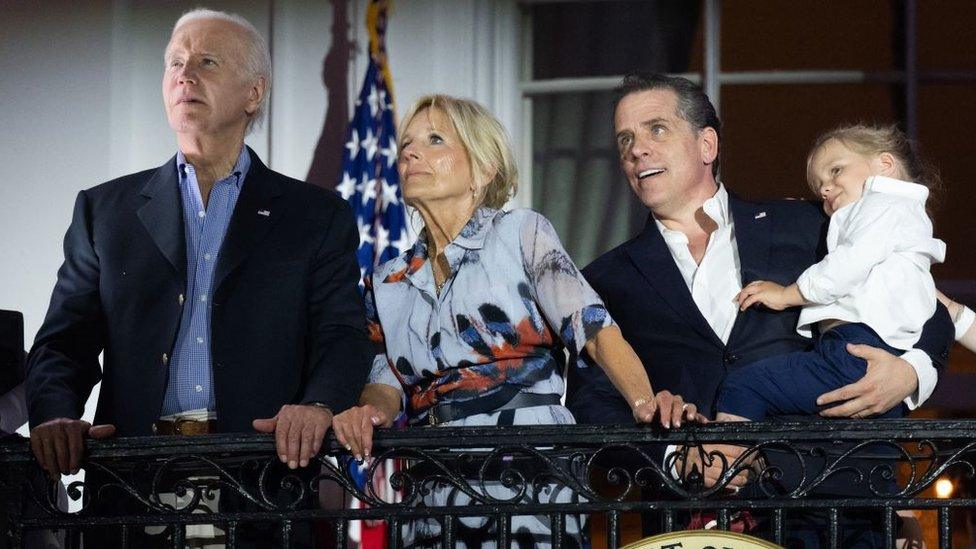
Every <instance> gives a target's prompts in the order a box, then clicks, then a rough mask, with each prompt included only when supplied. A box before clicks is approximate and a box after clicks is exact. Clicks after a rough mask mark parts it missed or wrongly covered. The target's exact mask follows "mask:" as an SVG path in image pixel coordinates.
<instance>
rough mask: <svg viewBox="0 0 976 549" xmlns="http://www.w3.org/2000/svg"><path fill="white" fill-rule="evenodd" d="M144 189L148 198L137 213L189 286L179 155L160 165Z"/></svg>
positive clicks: (181, 280) (143, 191)
mask: <svg viewBox="0 0 976 549" xmlns="http://www.w3.org/2000/svg"><path fill="white" fill-rule="evenodd" d="M140 192H141V194H142V196H144V197H146V198H147V201H146V203H145V204H143V205H142V206H141V207H140V208H139V209H138V211H136V215H137V216H138V217H139V220H140V221H141V222H142V225H143V227H145V229H146V231H147V232H148V233H149V235H150V237H152V240H153V242H154V243H155V244H156V247H157V248H159V251H160V252H162V254H163V256H165V257H166V260H167V261H168V262H169V264H170V266H171V267H172V268H173V274H174V275H175V276H176V277H177V278H178V279H179V281H180V285H181V286H185V285H186V236H185V233H184V229H183V204H182V201H181V200H180V185H179V181H178V176H177V173H176V157H175V156H174V157H173V158H171V159H170V160H169V162H167V163H166V164H163V165H162V166H161V167H160V168H159V169H157V170H156V171H155V172H154V173H153V174H152V176H151V177H150V178H149V180H148V181H146V184H145V185H143V187H142V190H141V191H140Z"/></svg>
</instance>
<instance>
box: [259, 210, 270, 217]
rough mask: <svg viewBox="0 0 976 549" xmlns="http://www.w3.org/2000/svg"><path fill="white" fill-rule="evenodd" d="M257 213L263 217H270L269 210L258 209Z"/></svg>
mask: <svg viewBox="0 0 976 549" xmlns="http://www.w3.org/2000/svg"><path fill="white" fill-rule="evenodd" d="M258 215H263V216H264V217H271V210H258Z"/></svg>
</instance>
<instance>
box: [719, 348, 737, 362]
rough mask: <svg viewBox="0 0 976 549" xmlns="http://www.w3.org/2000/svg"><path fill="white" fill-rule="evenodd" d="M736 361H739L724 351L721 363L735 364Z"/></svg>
mask: <svg viewBox="0 0 976 549" xmlns="http://www.w3.org/2000/svg"><path fill="white" fill-rule="evenodd" d="M737 360H739V357H737V356H735V355H733V354H732V353H730V352H728V351H726V352H725V354H724V355H722V362H724V363H726V364H732V363H733V362H735V361H737Z"/></svg>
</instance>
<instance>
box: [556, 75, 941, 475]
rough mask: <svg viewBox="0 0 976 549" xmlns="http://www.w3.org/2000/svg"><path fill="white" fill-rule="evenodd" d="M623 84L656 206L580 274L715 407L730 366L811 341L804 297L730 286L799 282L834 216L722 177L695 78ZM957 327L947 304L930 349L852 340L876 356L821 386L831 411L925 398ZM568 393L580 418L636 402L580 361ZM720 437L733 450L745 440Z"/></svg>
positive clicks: (618, 113) (655, 367)
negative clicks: (828, 387)
mask: <svg viewBox="0 0 976 549" xmlns="http://www.w3.org/2000/svg"><path fill="white" fill-rule="evenodd" d="M617 92H618V93H617V97H618V99H617V102H616V106H615V116H614V124H615V135H616V141H617V147H618V150H619V153H620V164H621V167H622V168H623V170H624V173H625V176H626V177H627V180H628V182H629V184H630V187H631V190H632V191H633V192H634V193H635V194H636V195H637V197H638V198H639V199H640V200H641V202H642V203H644V204H645V205H646V206H647V207H648V208H649V209H650V215H649V216H648V220H647V224H646V226H645V227H644V230H643V231H642V232H641V233H640V234H638V235H637V236H636V237H634V238H633V239H631V240H630V241H628V242H625V243H624V244H622V245H620V246H618V247H617V248H615V249H613V250H611V251H609V252H607V253H606V254H604V255H603V256H601V257H600V258H598V259H596V260H595V261H594V262H593V263H591V264H590V265H589V266H587V267H586V268H585V269H583V274H584V275H585V276H586V279H587V280H588V281H589V282H590V284H591V285H592V286H593V288H594V289H595V290H596V291H597V292H598V293H599V294H600V296H601V297H602V298H603V299H604V302H605V303H606V306H607V308H608V310H609V311H610V314H611V316H613V318H614V320H616V322H617V323H618V324H619V325H620V328H621V330H622V331H623V334H624V337H625V338H626V339H627V341H628V342H629V343H630V344H631V345H632V346H633V348H634V350H635V351H636V352H637V354H638V356H640V358H641V360H642V361H643V363H644V366H645V368H646V369H647V372H648V375H649V377H650V379H651V383H652V384H653V386H654V389H655V390H658V391H659V390H665V389H666V390H669V391H671V392H672V393H675V394H681V395H682V396H683V397H684V398H685V400H686V401H688V402H692V403H694V404H696V405H697V406H698V409H699V411H700V412H701V413H702V414H704V415H706V416H713V415H714V408H713V406H714V401H715V397H716V393H717V389H718V387H719V386H720V385H721V383H722V380H723V379H724V378H725V376H726V374H727V372H729V371H730V370H731V369H734V368H741V367H743V366H745V365H747V364H749V363H751V362H754V361H756V360H758V359H761V358H764V357H768V356H772V355H777V354H783V353H789V352H792V351H798V350H804V349H806V348H807V347H808V345H809V344H810V341H809V340H808V339H806V338H803V337H801V336H800V335H799V334H798V333H797V331H796V325H797V318H798V315H799V308H793V309H787V310H785V311H782V312H776V311H771V310H766V309H763V308H759V307H751V308H749V309H747V310H745V311H741V312H739V311H738V308H737V305H736V304H735V303H734V301H733V298H734V297H735V295H736V294H737V293H738V291H739V290H740V289H741V287H742V286H744V285H745V284H748V283H749V282H751V281H753V280H772V281H775V282H778V283H780V284H790V283H792V282H793V281H795V280H796V279H797V277H798V276H799V275H800V273H802V272H803V271H804V270H805V269H806V268H807V267H809V266H810V265H812V264H813V263H815V262H817V261H818V260H819V259H820V258H821V257H822V256H823V254H824V253H825V251H826V250H825V245H824V235H825V232H826V228H827V218H826V217H825V216H824V215H823V214H822V213H821V211H820V208H819V206H818V205H817V204H814V203H810V202H806V201H801V200H781V201H772V202H763V203H752V202H747V201H744V200H741V199H738V198H737V197H735V196H734V195H732V194H731V193H729V192H728V191H727V190H726V189H725V188H724V186H723V185H721V184H720V183H719V182H718V181H717V174H718V162H719V142H720V129H721V123H720V122H719V120H718V117H717V116H716V114H715V109H714V107H713V106H712V105H711V102H710V101H709V100H708V98H707V97H706V96H705V94H704V93H703V92H702V90H701V88H699V87H698V86H696V85H695V84H693V83H691V82H690V81H688V80H685V79H682V78H674V77H668V76H664V75H652V74H632V75H628V76H627V77H625V80H624V83H623V85H622V86H621V87H620V88H618V90H617ZM952 334H953V330H952V325H951V321H950V319H949V316H948V314H947V313H946V311H945V309H944V307H941V306H939V309H938V310H937V311H936V314H935V316H933V318H932V319H930V320H929V322H928V324H926V327H925V331H924V333H923V337H922V340H921V341H920V342H919V343H918V345H917V349H920V350H921V351H919V350H912V351H909V353H906V355H904V357H905V358H909V359H910V360H912V363H910V362H908V361H907V360H906V359H905V358H902V357H896V356H894V355H891V354H889V353H887V352H885V351H883V350H880V349H873V348H870V347H865V346H857V347H856V348H854V349H851V351H852V352H853V353H854V354H857V355H858V356H861V357H862V358H865V359H866V360H867V361H868V372H867V374H866V376H865V377H864V378H863V379H862V380H860V381H859V382H857V383H855V384H852V385H849V386H847V387H844V388H841V389H838V390H836V391H833V392H831V393H828V394H827V395H824V397H822V404H825V405H826V404H831V403H834V404H835V405H834V406H833V407H831V408H829V409H827V410H825V411H824V412H823V414H824V415H826V416H837V417H867V416H871V415H874V414H877V413H880V412H882V411H886V410H888V409H890V408H891V407H893V406H896V405H901V402H902V401H903V400H904V401H906V404H909V405H912V406H917V405H918V404H919V403H920V401H922V400H924V399H925V398H927V396H928V394H930V393H931V391H932V389H933V387H934V378H937V376H935V374H934V370H933V368H942V367H943V366H944V364H945V360H946V358H947V356H948V349H949V346H950V345H951V342H952ZM582 361H583V362H584V363H586V362H589V359H588V357H586V356H585V355H584V356H583V357H582ZM920 380H921V381H924V384H923V383H920ZM923 385H924V386H923ZM567 395H568V396H567V404H568V407H569V409H570V410H571V411H572V412H573V414H574V416H575V417H576V419H577V421H578V422H580V423H632V422H633V419H632V413H631V408H632V403H627V402H624V401H623V400H622V399H621V397H620V396H619V393H617V392H616V391H614V389H613V387H612V385H611V384H610V383H609V381H608V380H607V378H606V376H605V375H604V374H603V372H602V370H601V369H600V368H593V367H585V365H584V367H579V368H577V367H571V368H570V371H569V379H568V390H567ZM837 403H839V404H837ZM723 449H724V450H725V451H726V452H727V453H729V455H730V456H734V454H735V452H736V451H737V450H736V449H735V447H723ZM720 470H721V467H720V464H719V463H718V462H717V460H716V462H715V463H714V466H713V467H711V468H708V469H707V470H706V471H705V477H706V482H710V483H713V482H714V481H715V479H716V478H717V474H718V473H719V472H720ZM743 482H744V478H738V479H736V480H734V481H733V484H734V485H741V484H742V483H743ZM855 489H856V490H862V491H863V490H864V488H863V487H856V488H855Z"/></svg>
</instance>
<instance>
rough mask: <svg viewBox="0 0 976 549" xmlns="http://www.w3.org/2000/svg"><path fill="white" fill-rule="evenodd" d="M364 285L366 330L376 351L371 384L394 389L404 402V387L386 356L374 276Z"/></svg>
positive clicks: (364, 281) (367, 277)
mask: <svg viewBox="0 0 976 549" xmlns="http://www.w3.org/2000/svg"><path fill="white" fill-rule="evenodd" d="M363 284H364V285H365V287H364V290H363V303H364V304H365V305H366V330H367V333H368V334H369V340H370V342H371V343H372V344H373V346H374V349H375V355H374V356H373V366H372V369H371V370H370V372H369V383H382V384H383V385H389V386H390V387H393V388H394V389H396V390H397V393H399V395H400V400H401V402H402V400H403V386H402V385H401V383H400V380H399V379H398V378H397V376H396V374H394V373H393V365H392V364H390V361H389V359H388V358H387V355H386V337H385V336H384V335H383V326H382V325H381V324H380V317H379V314H377V312H376V298H375V296H374V294H373V279H372V275H367V276H366V277H365V278H364V279H363Z"/></svg>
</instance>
